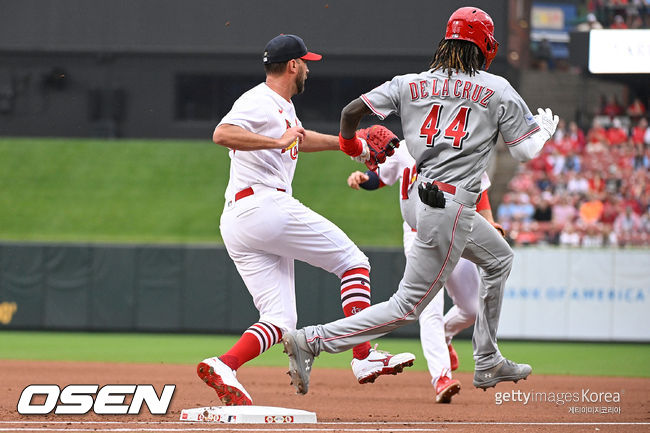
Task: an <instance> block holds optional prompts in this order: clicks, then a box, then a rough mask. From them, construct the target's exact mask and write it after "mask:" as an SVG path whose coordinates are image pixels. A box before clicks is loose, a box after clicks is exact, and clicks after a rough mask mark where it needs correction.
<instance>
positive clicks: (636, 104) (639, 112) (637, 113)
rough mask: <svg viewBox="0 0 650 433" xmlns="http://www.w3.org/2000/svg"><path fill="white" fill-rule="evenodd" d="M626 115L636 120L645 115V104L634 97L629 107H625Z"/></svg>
mask: <svg viewBox="0 0 650 433" xmlns="http://www.w3.org/2000/svg"><path fill="white" fill-rule="evenodd" d="M627 115H628V116H630V117H631V118H632V119H634V120H636V119H638V118H640V117H643V116H645V105H643V102H641V100H640V99H639V98H634V100H633V101H632V103H631V104H630V106H629V107H627Z"/></svg>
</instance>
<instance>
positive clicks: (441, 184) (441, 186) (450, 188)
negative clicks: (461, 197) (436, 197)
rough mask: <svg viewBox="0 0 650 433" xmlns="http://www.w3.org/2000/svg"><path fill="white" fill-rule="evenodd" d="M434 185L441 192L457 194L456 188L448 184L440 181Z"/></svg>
mask: <svg viewBox="0 0 650 433" xmlns="http://www.w3.org/2000/svg"><path fill="white" fill-rule="evenodd" d="M433 184H434V185H438V189H439V190H440V191H443V192H446V193H449V194H452V195H453V194H456V187H455V186H453V185H449V184H448V183H444V182H440V181H437V180H436V181H434V182H433Z"/></svg>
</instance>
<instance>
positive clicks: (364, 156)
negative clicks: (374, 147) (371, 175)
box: [350, 137, 370, 164]
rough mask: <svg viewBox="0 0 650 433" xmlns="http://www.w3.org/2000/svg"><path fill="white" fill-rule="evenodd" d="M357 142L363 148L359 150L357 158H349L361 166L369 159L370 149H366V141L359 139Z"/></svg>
mask: <svg viewBox="0 0 650 433" xmlns="http://www.w3.org/2000/svg"><path fill="white" fill-rule="evenodd" d="M359 141H361V145H362V146H363V147H362V148H361V153H360V154H359V155H357V156H351V157H350V158H352V159H353V160H354V161H356V162H360V163H362V164H363V163H365V162H366V161H368V159H370V149H369V148H368V143H367V142H366V140H364V139H363V138H361V137H359Z"/></svg>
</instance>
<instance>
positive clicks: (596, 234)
mask: <svg viewBox="0 0 650 433" xmlns="http://www.w3.org/2000/svg"><path fill="white" fill-rule="evenodd" d="M603 244H604V237H603V233H601V231H600V230H599V229H598V227H596V226H595V225H592V226H589V227H587V228H586V229H585V233H584V234H583V235H582V239H581V245H582V247H583V248H601V247H602V246H603Z"/></svg>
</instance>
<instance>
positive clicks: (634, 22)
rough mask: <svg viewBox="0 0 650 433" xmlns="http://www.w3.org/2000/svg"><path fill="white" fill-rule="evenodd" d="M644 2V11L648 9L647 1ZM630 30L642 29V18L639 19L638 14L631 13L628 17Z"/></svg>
mask: <svg viewBox="0 0 650 433" xmlns="http://www.w3.org/2000/svg"><path fill="white" fill-rule="evenodd" d="M644 1H645V2H646V6H645V9H646V10H647V9H648V0H644ZM630 28H631V29H642V28H643V18H641V15H639V13H638V12H637V13H633V14H632V15H631V16H630Z"/></svg>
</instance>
